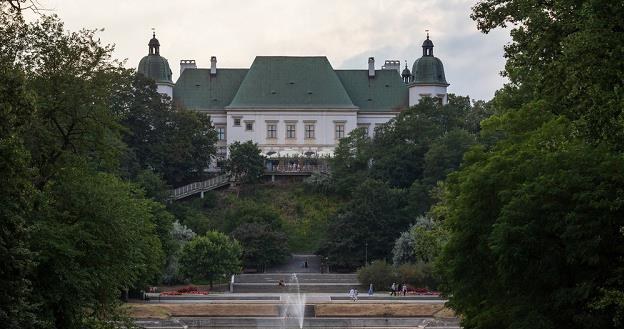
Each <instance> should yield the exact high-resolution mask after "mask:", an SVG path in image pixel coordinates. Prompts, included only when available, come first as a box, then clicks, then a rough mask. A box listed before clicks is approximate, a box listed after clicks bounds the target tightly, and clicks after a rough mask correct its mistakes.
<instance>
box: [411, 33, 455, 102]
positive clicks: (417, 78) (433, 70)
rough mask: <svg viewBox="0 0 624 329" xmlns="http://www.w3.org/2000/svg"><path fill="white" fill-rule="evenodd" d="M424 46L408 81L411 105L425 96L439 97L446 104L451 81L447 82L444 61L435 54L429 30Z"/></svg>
mask: <svg viewBox="0 0 624 329" xmlns="http://www.w3.org/2000/svg"><path fill="white" fill-rule="evenodd" d="M422 48H423V54H422V57H420V58H419V59H417V60H416V61H414V65H413V66H412V72H411V73H412V75H411V77H410V80H409V83H408V87H409V105H410V106H413V105H416V104H418V103H419V102H420V100H421V99H422V98H423V97H429V98H433V99H437V100H439V101H440V102H441V104H446V103H447V102H448V94H447V92H446V88H447V87H448V86H449V83H448V82H446V77H445V75H444V65H442V61H441V60H440V59H439V58H437V57H435V56H433V41H431V39H429V32H427V39H425V41H424V42H423V44H422Z"/></svg>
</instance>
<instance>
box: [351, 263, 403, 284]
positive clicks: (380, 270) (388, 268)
mask: <svg viewBox="0 0 624 329" xmlns="http://www.w3.org/2000/svg"><path fill="white" fill-rule="evenodd" d="M357 275H358V280H359V281H360V283H362V284H364V285H367V286H368V285H369V284H371V283H372V284H373V285H374V287H375V289H376V290H388V289H390V286H391V285H392V283H393V282H398V281H399V280H398V277H397V275H396V271H395V269H394V267H393V266H392V265H390V264H388V263H386V262H385V261H383V260H376V261H374V262H372V263H371V264H370V265H366V266H364V267H360V268H359V269H358V271H357Z"/></svg>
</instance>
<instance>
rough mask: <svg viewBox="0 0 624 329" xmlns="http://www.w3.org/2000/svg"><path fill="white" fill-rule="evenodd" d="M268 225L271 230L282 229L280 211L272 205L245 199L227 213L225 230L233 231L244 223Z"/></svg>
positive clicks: (224, 224)
mask: <svg viewBox="0 0 624 329" xmlns="http://www.w3.org/2000/svg"><path fill="white" fill-rule="evenodd" d="M251 223H255V224H261V225H266V226H267V227H268V228H269V229H270V230H280V229H281V228H282V221H281V219H280V215H279V213H278V212H277V211H276V210H275V209H274V208H273V207H271V206H269V205H265V204H261V203H256V202H253V201H248V200H243V201H239V202H236V206H235V207H232V208H230V209H228V210H227V212H226V213H225V218H224V223H223V231H224V232H228V233H229V232H232V231H234V230H235V229H236V228H238V227H239V226H241V225H242V224H251Z"/></svg>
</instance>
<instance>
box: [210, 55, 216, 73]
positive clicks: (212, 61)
mask: <svg viewBox="0 0 624 329" xmlns="http://www.w3.org/2000/svg"><path fill="white" fill-rule="evenodd" d="M210 75H217V57H216V56H212V57H210Z"/></svg>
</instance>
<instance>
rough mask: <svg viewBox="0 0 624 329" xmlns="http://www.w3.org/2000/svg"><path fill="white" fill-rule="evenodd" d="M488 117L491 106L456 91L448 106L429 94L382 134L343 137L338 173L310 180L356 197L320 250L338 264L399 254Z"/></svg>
mask: <svg viewBox="0 0 624 329" xmlns="http://www.w3.org/2000/svg"><path fill="white" fill-rule="evenodd" d="M488 115H490V109H489V105H488V104H486V103H484V102H473V103H471V101H470V99H469V98H467V97H459V96H454V95H449V104H447V105H444V106H442V105H440V104H438V103H437V102H434V101H433V100H430V99H425V100H424V101H423V102H421V103H420V104H418V105H416V106H414V107H412V108H410V109H408V110H406V111H403V112H401V113H400V114H399V115H398V116H397V118H396V119H393V120H391V121H390V122H389V123H387V124H386V125H383V126H380V127H378V128H377V129H376V130H375V135H374V138H370V137H369V136H367V135H366V134H365V132H364V131H363V130H361V129H356V130H354V131H353V132H352V133H351V134H349V135H348V136H347V137H346V138H343V139H341V140H340V143H339V146H338V147H337V148H336V151H335V157H334V158H332V159H331V168H332V173H331V177H329V178H323V177H316V176H315V177H312V178H310V179H308V180H307V181H306V184H307V185H310V186H311V187H312V189H315V190H317V191H323V192H324V193H327V194H329V195H339V196H347V197H348V199H349V201H348V202H347V203H346V204H345V205H343V206H342V207H341V208H340V209H339V210H338V212H337V214H336V216H334V217H333V218H332V219H331V220H330V228H329V230H328V232H329V234H328V236H327V240H326V243H324V244H323V247H322V248H321V249H320V250H319V252H320V253H321V254H323V255H324V256H326V257H328V258H329V262H330V265H332V266H334V267H335V268H336V269H344V270H349V269H354V268H356V267H358V266H361V265H363V264H364V261H365V257H366V254H368V257H369V259H371V260H374V259H384V260H388V261H389V260H391V258H392V257H391V252H392V249H393V246H394V245H395V240H396V239H397V238H399V237H400V234H401V232H403V231H405V230H407V229H408V227H409V225H410V224H411V223H414V222H415V221H416V220H417V218H418V217H419V216H421V215H423V214H424V213H426V212H427V211H428V210H429V208H430V207H431V205H432V203H433V201H434V195H435V194H436V190H437V189H438V183H439V182H440V181H442V180H444V179H445V178H446V176H447V175H448V174H449V173H451V172H453V171H454V170H456V169H457V168H459V166H460V164H461V161H462V157H463V154H464V152H465V151H466V150H468V149H469V148H470V147H471V146H472V145H474V144H475V143H477V136H476V135H475V134H476V133H477V132H478V131H479V129H478V128H477V126H478V124H477V123H476V122H479V121H480V120H481V119H483V118H485V117H487V116H488ZM425 233H426V232H425ZM437 233H438V232H437V231H436V232H433V233H431V234H430V235H432V236H434V235H437ZM419 241H421V239H419ZM440 247H441V244H435V248H440ZM430 252H434V251H430ZM437 252H438V251H435V253H437ZM412 254H413V252H412ZM430 260H431V259H429V258H428V259H427V260H426V261H430Z"/></svg>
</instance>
